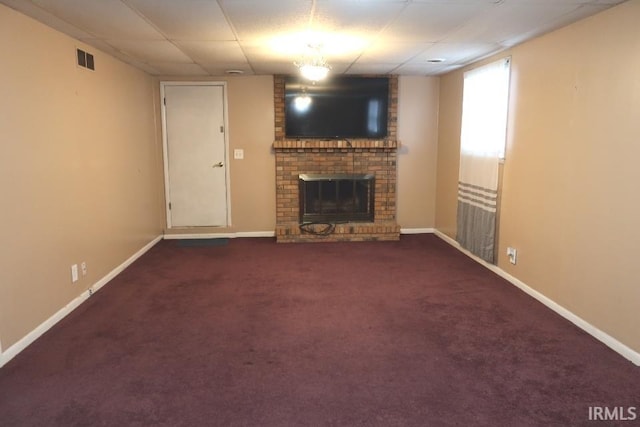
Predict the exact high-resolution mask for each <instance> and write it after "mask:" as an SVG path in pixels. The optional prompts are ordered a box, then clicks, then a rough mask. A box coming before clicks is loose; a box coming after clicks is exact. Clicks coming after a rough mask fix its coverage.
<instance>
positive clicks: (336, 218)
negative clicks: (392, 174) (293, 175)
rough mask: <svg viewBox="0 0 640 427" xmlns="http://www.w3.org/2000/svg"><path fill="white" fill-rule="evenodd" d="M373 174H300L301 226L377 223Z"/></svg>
mask: <svg viewBox="0 0 640 427" xmlns="http://www.w3.org/2000/svg"><path fill="white" fill-rule="evenodd" d="M374 190H375V176H374V175H373V174H332V175H328V174H300V175H299V191H300V223H308V222H373V219H374V206H375V194H374Z"/></svg>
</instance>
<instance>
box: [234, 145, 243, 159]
mask: <svg viewBox="0 0 640 427" xmlns="http://www.w3.org/2000/svg"><path fill="white" fill-rule="evenodd" d="M233 158H234V159H236V160H242V159H244V150H243V149H242V148H236V149H235V150H233Z"/></svg>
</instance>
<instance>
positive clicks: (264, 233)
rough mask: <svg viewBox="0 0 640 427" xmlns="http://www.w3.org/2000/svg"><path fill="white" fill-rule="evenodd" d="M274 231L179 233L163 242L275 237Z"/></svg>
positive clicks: (170, 235)
mask: <svg viewBox="0 0 640 427" xmlns="http://www.w3.org/2000/svg"><path fill="white" fill-rule="evenodd" d="M275 235H276V233H275V231H237V232H234V233H202V234H200V233H181V234H165V235H164V238H165V240H178V239H235V238H238V237H275Z"/></svg>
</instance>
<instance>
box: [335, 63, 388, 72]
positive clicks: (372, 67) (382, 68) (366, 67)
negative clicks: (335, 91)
mask: <svg viewBox="0 0 640 427" xmlns="http://www.w3.org/2000/svg"><path fill="white" fill-rule="evenodd" d="M397 67H398V64H397V63H395V64H375V63H367V64H360V63H359V62H356V63H355V64H353V65H351V66H350V67H349V69H348V70H346V74H388V73H390V72H391V71H392V70H394V69H395V68H397Z"/></svg>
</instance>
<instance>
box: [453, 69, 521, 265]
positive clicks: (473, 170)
mask: <svg viewBox="0 0 640 427" xmlns="http://www.w3.org/2000/svg"><path fill="white" fill-rule="evenodd" d="M509 73H510V67H509V59H503V60H500V61H496V62H493V63H491V64H488V65H485V66H483V67H479V68H476V69H474V70H471V71H468V72H466V73H465V75H464V90H463V100H462V129H461V132H460V175H459V179H458V229H457V240H458V242H459V243H460V244H461V245H462V246H463V247H464V248H466V249H468V250H469V251H470V252H472V253H473V254H475V255H477V256H479V257H480V258H482V259H484V260H485V261H488V262H494V247H495V234H496V233H495V231H496V208H497V198H498V164H499V161H500V158H502V157H504V149H505V141H506V131H507V110H508V102H509Z"/></svg>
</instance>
